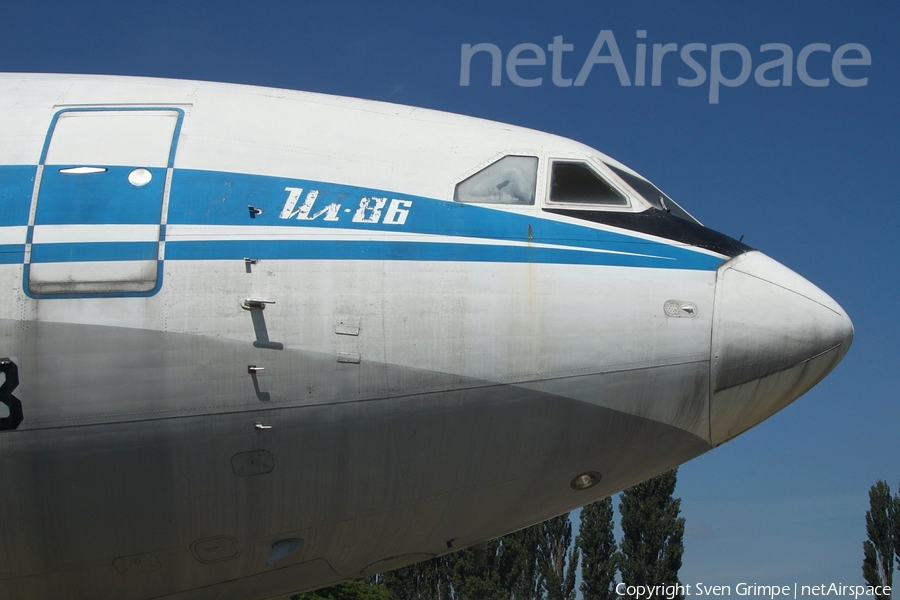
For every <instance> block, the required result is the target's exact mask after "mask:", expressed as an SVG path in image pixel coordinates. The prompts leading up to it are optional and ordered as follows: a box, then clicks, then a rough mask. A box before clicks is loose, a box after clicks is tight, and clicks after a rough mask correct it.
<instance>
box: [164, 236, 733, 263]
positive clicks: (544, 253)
mask: <svg viewBox="0 0 900 600" xmlns="http://www.w3.org/2000/svg"><path fill="white" fill-rule="evenodd" d="M246 256H252V257H255V258H263V259H299V260H411V261H460V262H511V263H559V264H574V265H609V266H622V267H656V268H678V267H679V265H678V264H677V261H673V260H668V259H665V258H654V257H646V256H632V255H627V254H608V253H597V252H583V251H578V250H564V249H557V248H535V247H527V246H496V245H487V244H456V243H452V242H448V243H430V242H391V241H386V242H377V241H337V240H334V241H305V240H303V241H300V240H289V241H263V240H260V241H251V240H241V241H192V242H178V241H171V240H170V241H168V242H167V243H166V259H168V260H240V259H241V258H243V257H246ZM707 258H709V259H710V263H714V262H719V261H718V260H717V259H714V258H713V257H707ZM680 268H684V266H683V265H680Z"/></svg>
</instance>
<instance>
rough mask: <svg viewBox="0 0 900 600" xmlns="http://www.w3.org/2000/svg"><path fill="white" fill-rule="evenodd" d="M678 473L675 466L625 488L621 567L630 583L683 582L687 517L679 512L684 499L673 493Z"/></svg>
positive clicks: (621, 509) (660, 583) (679, 596)
mask: <svg viewBox="0 0 900 600" xmlns="http://www.w3.org/2000/svg"><path fill="white" fill-rule="evenodd" d="M677 474H678V470H677V469H673V470H671V471H669V472H667V473H663V474H662V475H659V476H657V477H654V478H653V479H649V480H647V481H645V482H643V483H639V484H638V485H636V486H634V487H631V488H629V489H627V490H625V491H624V492H622V496H621V500H620V502H619V513H620V515H621V525H622V551H621V560H620V563H619V569H620V571H621V572H622V581H623V582H625V583H627V584H629V585H651V586H652V585H672V584H679V583H680V582H679V581H678V571H679V569H681V557H682V554H683V553H684V518H683V517H679V516H678V514H679V512H680V509H681V499H676V498H674V497H673V494H674V492H675V484H676V482H677ZM682 596H683V595H682V594H677V595H676V597H677V598H681V597H682Z"/></svg>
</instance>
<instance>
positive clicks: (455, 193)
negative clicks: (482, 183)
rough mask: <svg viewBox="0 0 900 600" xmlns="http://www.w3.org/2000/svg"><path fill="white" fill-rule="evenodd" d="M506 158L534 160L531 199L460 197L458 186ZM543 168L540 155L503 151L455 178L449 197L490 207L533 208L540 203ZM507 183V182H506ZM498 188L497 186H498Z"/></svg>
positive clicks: (462, 202) (460, 202)
mask: <svg viewBox="0 0 900 600" xmlns="http://www.w3.org/2000/svg"><path fill="white" fill-rule="evenodd" d="M507 158H526V159H530V160H533V161H534V173H533V177H534V181H533V182H532V188H531V201H530V202H503V201H492V200H482V201H472V200H461V199H460V186H462V185H464V184H465V183H467V182H469V181H471V180H472V179H473V178H474V177H477V176H479V175H480V174H482V173H484V172H486V171H488V170H489V169H492V168H494V167H495V166H496V165H498V164H499V163H501V162H502V161H503V160H505V159H507ZM542 169H543V160H542V159H541V157H540V156H538V155H535V154H533V153H530V152H515V151H511V152H505V153H503V154H500V155H497V156H494V157H492V158H491V159H490V160H489V161H486V162H484V163H482V164H480V165H479V166H478V167H477V168H475V169H472V170H471V171H469V172H467V173H466V174H465V175H464V176H463V177H461V178H459V179H457V180H456V181H454V182H453V189H452V192H451V199H452V200H453V202H455V203H457V204H472V205H476V206H490V207H491V208H515V209H526V208H530V209H534V208H535V207H536V206H538V205H539V204H540V202H539V201H538V195H539V193H540V189H541V185H540V183H541V178H542V173H541V171H542ZM506 183H509V182H506ZM498 189H499V188H498Z"/></svg>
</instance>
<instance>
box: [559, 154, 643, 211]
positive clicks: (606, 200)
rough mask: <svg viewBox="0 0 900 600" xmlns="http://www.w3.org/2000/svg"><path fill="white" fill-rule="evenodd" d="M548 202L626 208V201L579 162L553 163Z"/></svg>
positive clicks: (585, 165)
mask: <svg viewBox="0 0 900 600" xmlns="http://www.w3.org/2000/svg"><path fill="white" fill-rule="evenodd" d="M550 181H551V183H550V201H551V202H567V203H570V204H604V205H607V206H610V205H611V206H628V199H627V198H626V197H625V196H623V195H622V194H620V193H619V192H618V191H616V190H615V189H613V187H612V186H611V185H609V184H608V183H607V182H606V181H605V180H603V179H602V178H601V177H600V176H599V175H597V174H596V173H595V172H594V171H593V170H592V169H591V168H590V167H588V166H587V164H585V163H581V162H554V163H553V174H552V176H551V180H550Z"/></svg>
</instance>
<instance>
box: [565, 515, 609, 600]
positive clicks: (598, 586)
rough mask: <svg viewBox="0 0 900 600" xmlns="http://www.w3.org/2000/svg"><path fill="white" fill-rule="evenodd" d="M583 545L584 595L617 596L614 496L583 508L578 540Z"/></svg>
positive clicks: (600, 599)
mask: <svg viewBox="0 0 900 600" xmlns="http://www.w3.org/2000/svg"><path fill="white" fill-rule="evenodd" d="M575 543H576V544H577V545H578V547H579V548H580V549H581V586H580V589H581V596H582V598H584V600H616V599H617V598H618V597H617V595H616V592H615V587H616V571H617V569H618V561H619V553H618V550H617V548H618V547H617V545H616V538H615V536H614V534H613V504H612V498H604V499H603V500H600V501H599V502H594V503H593V504H589V505H587V506H585V507H584V508H582V509H581V527H580V528H579V530H578V537H577V538H576V542H575Z"/></svg>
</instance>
